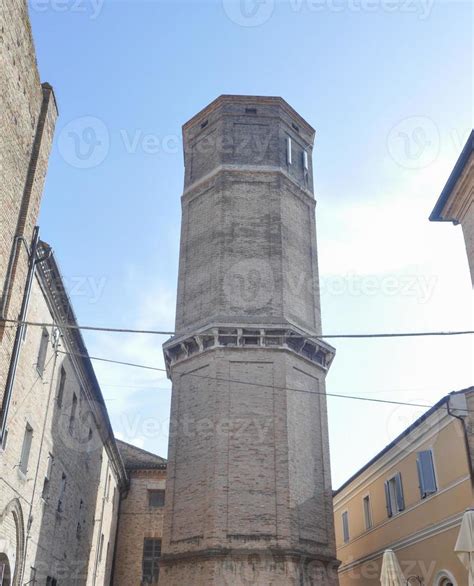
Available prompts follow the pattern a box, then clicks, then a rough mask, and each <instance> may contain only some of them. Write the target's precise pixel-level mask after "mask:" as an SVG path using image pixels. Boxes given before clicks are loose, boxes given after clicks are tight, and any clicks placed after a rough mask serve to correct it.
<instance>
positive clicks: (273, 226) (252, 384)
mask: <svg viewBox="0 0 474 586" xmlns="http://www.w3.org/2000/svg"><path fill="white" fill-rule="evenodd" d="M183 135H184V144H185V166H186V170H185V189H184V194H183V197H182V211H183V220H182V229H181V244H180V265H179V280H178V302H177V311H176V330H177V332H178V334H177V336H176V338H174V339H172V340H170V341H169V342H167V344H166V345H165V358H166V360H167V366H168V372H169V374H170V377H171V379H172V382H173V392H172V403H171V427H170V446H169V464H168V478H167V501H166V510H165V522H164V532H163V557H162V570H161V576H160V582H161V583H162V584H163V585H164V586H178V585H180V584H186V583H193V584H196V585H199V586H201V585H202V586H204V585H205V586H209V585H211V584H219V585H220V584H227V583H232V584H238V583H245V580H247V579H249V575H250V576H251V579H252V582H251V583H253V584H258V585H262V586H263V585H266V584H269V583H271V584H274V585H275V586H277V585H281V586H283V585H286V584H299V585H302V584H308V585H309V584H311V585H314V586H315V585H318V586H319V585H323V584H324V585H325V586H329V585H332V584H337V576H336V575H335V572H334V571H333V572H332V574H328V573H327V572H326V570H328V569H329V568H330V569H332V570H334V567H335V566H336V563H335V540H334V527H333V517H332V494H331V475H330V469H329V445H328V430H327V413H326V402H325V397H324V389H325V385H324V382H325V376H326V372H327V368H328V366H329V364H330V361H331V358H328V359H327V360H326V358H323V359H320V357H319V351H315V350H314V348H312V349H310V346H311V345H310V343H309V341H310V340H309V339H311V337H313V336H314V335H315V334H316V335H317V334H318V333H320V331H321V319H320V302H319V291H318V289H319V276H318V263H317V247H316V234H315V217H314V211H315V200H314V195H313V192H312V185H313V179H312V165H311V153H312V144H313V138H314V130H313V129H312V128H311V126H310V125H309V124H307V123H306V122H305V121H304V120H303V119H302V118H301V117H300V116H299V115H298V114H297V113H296V112H295V111H294V110H293V109H292V108H291V107H290V106H289V105H288V104H287V103H286V102H284V100H282V99H281V98H266V97H253V96H221V97H220V98H218V99H217V100H215V101H214V102H213V103H211V104H210V105H209V106H208V107H207V108H205V109H204V110H203V111H202V112H200V113H199V114H197V115H196V116H195V117H194V118H192V119H191V121H189V122H188V123H187V124H185V125H184V127H183ZM290 153H291V157H290V156H289V155H290ZM270 330H272V331H273V332H274V334H273V337H272V336H271V335H270V334H268V335H267V334H265V335H264V334H262V332H264V331H265V332H267V331H268V332H270ZM206 336H207V337H206ZM295 336H296V338H295ZM304 336H307V338H306V340H305V339H303V337H304ZM308 338H309V339H308ZM295 339H296V340H299V341H297V342H296V344H294V343H293V342H294V340H295ZM321 353H322V354H323V355H324V356H329V355H330V356H331V357H332V356H333V355H334V349H332V348H330V347H326V348H325V349H324V350H321ZM287 389H291V390H287ZM295 389H296V390H295ZM321 569H323V570H324V572H326V573H324V572H323V574H321ZM249 572H250V574H249ZM252 572H253V573H252Z"/></svg>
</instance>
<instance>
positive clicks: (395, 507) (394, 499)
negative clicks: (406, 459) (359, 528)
mask: <svg viewBox="0 0 474 586" xmlns="http://www.w3.org/2000/svg"><path fill="white" fill-rule="evenodd" d="M385 500H386V504H387V516H388V517H393V515H396V514H397V513H400V512H401V511H404V510H405V497H404V494H403V482H402V475H401V474H400V472H398V473H397V474H396V475H395V476H393V477H392V478H390V479H389V480H387V481H386V482H385Z"/></svg>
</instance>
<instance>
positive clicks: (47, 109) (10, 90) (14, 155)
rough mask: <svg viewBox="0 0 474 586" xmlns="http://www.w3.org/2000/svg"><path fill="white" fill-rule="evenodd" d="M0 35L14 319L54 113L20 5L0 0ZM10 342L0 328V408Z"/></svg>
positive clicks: (3, 297)
mask: <svg viewBox="0 0 474 586" xmlns="http://www.w3.org/2000/svg"><path fill="white" fill-rule="evenodd" d="M0 31H1V34H0V99H1V105H2V113H1V116H0V153H1V164H0V209H1V214H0V315H2V314H3V315H4V316H6V317H9V318H16V317H17V316H18V314H19V311H20V306H21V301H22V296H23V288H24V283H25V279H26V273H27V270H28V257H27V253H26V250H27V249H26V246H25V244H26V245H28V246H29V245H30V243H31V239H32V234H33V228H34V226H35V224H36V222H37V218H38V213H39V206H40V201H41V196H42V191H43V185H44V181H45V176H46V170H47V166H48V157H49V152H50V148H51V144H52V140H53V132H54V127H55V122H56V117H57V108H56V102H55V98H54V93H53V90H52V88H51V86H50V85H49V84H41V83H40V78H39V74H38V69H37V65H36V56H35V49H34V45H33V38H32V34H31V27H30V23H29V19H28V8H27V3H26V2H25V1H24V0H2V3H1V9H0ZM19 238H22V239H23V240H20V239H19ZM14 336H15V330H12V329H10V328H8V327H7V328H3V327H2V324H1V323H0V406H1V405H2V400H3V393H4V389H5V382H6V376H7V373H8V365H9V363H10V357H11V352H12V347H13V342H14Z"/></svg>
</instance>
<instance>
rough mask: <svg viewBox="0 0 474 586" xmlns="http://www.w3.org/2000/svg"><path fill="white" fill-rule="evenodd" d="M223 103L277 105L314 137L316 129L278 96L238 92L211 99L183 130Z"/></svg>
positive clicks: (204, 117) (203, 118) (199, 121)
mask: <svg viewBox="0 0 474 586" xmlns="http://www.w3.org/2000/svg"><path fill="white" fill-rule="evenodd" d="M224 104H245V105H253V104H255V105H258V104H261V105H269V106H273V105H278V106H279V107H280V108H281V109H282V110H283V111H285V112H286V113H287V114H288V115H289V116H291V117H292V118H294V119H295V120H297V121H298V123H299V124H300V125H301V126H302V127H303V128H304V129H305V130H306V132H307V133H308V134H310V135H311V136H313V137H314V135H315V134H316V130H315V129H314V128H313V127H312V126H311V124H309V123H308V122H307V121H306V120H305V119H304V118H303V117H302V116H301V115H300V114H298V112H297V111H296V110H295V109H294V108H292V107H291V106H290V104H288V102H287V101H286V100H284V99H283V98H282V97H280V96H250V95H238V94H235V95H234V94H222V95H220V96H219V97H217V98H216V99H215V100H213V101H212V102H211V103H210V104H209V105H208V106H206V107H205V108H203V109H202V110H200V111H199V112H198V113H197V114H195V115H194V116H193V117H192V118H190V119H189V120H188V121H187V122H186V123H185V124H183V132H185V131H186V130H188V129H189V128H192V127H193V126H195V125H196V124H198V123H201V122H202V121H204V120H205V119H206V118H207V117H208V116H209V115H210V114H212V113H213V112H215V111H216V110H217V109H218V108H219V107H220V106H222V105H224Z"/></svg>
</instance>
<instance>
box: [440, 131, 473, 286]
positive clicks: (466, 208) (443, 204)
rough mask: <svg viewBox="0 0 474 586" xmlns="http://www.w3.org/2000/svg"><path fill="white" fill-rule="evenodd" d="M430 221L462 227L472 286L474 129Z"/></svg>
mask: <svg viewBox="0 0 474 586" xmlns="http://www.w3.org/2000/svg"><path fill="white" fill-rule="evenodd" d="M430 220H431V221H432V222H452V223H453V224H454V225H457V224H461V226H462V231H463V234H464V242H465V244H466V252H467V258H468V261H469V268H470V271H471V281H472V283H473V285H474V130H472V131H471V134H470V135H469V138H468V140H467V142H466V144H465V146H464V148H463V150H462V152H461V154H460V155H459V158H458V160H457V162H456V165H455V166H454V169H453V171H452V173H451V175H450V176H449V178H448V181H447V182H446V185H445V187H444V189H443V191H442V192H441V195H440V196H439V199H438V201H437V202H436V205H435V207H434V209H433V211H432V212H431V215H430Z"/></svg>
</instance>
